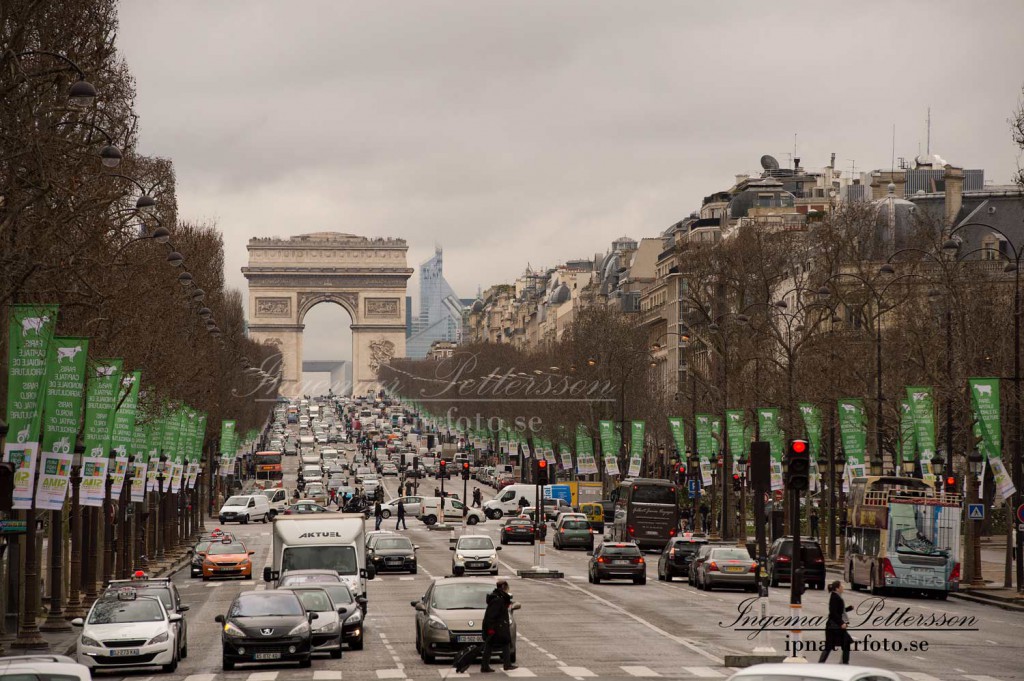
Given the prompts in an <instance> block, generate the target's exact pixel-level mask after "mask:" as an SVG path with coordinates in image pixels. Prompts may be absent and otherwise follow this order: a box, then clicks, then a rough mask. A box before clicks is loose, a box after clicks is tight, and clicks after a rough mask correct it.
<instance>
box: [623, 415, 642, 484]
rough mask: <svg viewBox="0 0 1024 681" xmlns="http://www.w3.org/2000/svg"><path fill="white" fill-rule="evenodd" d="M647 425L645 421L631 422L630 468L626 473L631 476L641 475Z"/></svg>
mask: <svg viewBox="0 0 1024 681" xmlns="http://www.w3.org/2000/svg"><path fill="white" fill-rule="evenodd" d="M645 427H646V424H645V422H643V421H633V422H632V423H630V438H629V470H627V471H626V475H628V476H629V477H631V478H635V477H637V476H639V475H640V471H641V469H642V468H643V461H644V434H645Z"/></svg>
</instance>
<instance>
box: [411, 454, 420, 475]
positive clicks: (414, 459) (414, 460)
mask: <svg viewBox="0 0 1024 681" xmlns="http://www.w3.org/2000/svg"><path fill="white" fill-rule="evenodd" d="M412 469H413V470H414V471H418V470H419V469H420V457H418V456H414V457H412Z"/></svg>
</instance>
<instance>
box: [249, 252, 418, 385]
mask: <svg viewBox="0 0 1024 681" xmlns="http://www.w3.org/2000/svg"><path fill="white" fill-rule="evenodd" d="M408 249H409V247H408V246H407V245H406V243H405V240H403V239H391V238H367V237H361V236H355V235H352V234H340V233H337V232H316V233H313V234H302V235H299V236H293V237H291V238H290V239H276V238H265V239H259V238H257V239H250V240H249V245H248V250H249V265H248V267H243V268H242V274H244V275H245V278H246V279H247V280H248V281H249V336H250V337H251V338H252V339H253V340H256V341H258V342H263V343H271V344H273V345H276V346H277V347H278V348H279V349H280V351H281V355H282V362H283V365H282V382H281V388H280V392H281V394H282V395H285V396H288V397H295V396H297V395H299V394H300V392H301V390H302V386H301V379H302V329H303V323H302V321H303V319H304V318H305V316H306V313H307V312H309V310H310V309H312V308H313V306H314V305H317V304H318V303H325V302H327V303H336V304H338V305H341V306H342V307H343V308H345V310H346V311H347V312H348V313H349V316H351V317H352V383H353V391H354V393H356V394H361V393H365V392H367V391H368V390H372V389H374V388H375V387H376V385H377V374H376V371H377V367H378V366H379V365H380V364H382V363H386V362H387V361H388V360H390V359H391V358H392V357H404V356H405V285H406V281H408V279H409V277H410V276H411V275H412V272H413V271H412V269H410V268H409V267H408V266H407V264H406V259H405V256H406V251H408Z"/></svg>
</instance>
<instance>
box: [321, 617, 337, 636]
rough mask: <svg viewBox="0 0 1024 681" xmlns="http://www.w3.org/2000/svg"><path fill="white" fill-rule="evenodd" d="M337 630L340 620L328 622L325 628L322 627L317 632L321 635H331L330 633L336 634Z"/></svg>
mask: <svg viewBox="0 0 1024 681" xmlns="http://www.w3.org/2000/svg"><path fill="white" fill-rule="evenodd" d="M337 630H338V620H333V621H331V622H328V623H327V624H325V625H324V626H322V627H320V628H319V629H317V632H318V633H321V634H330V633H332V632H335V631H337Z"/></svg>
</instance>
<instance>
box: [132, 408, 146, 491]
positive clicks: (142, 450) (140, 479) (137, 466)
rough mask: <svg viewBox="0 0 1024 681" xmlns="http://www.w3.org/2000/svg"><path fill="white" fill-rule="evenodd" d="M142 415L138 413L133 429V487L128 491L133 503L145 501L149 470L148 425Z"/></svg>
mask: <svg viewBox="0 0 1024 681" xmlns="http://www.w3.org/2000/svg"><path fill="white" fill-rule="evenodd" d="M142 420H143V419H142V416H141V415H140V414H138V413H136V416H135V428H134V429H133V430H132V447H131V455H132V457H133V458H134V461H133V462H132V464H131V468H130V473H131V480H132V484H131V488H130V489H129V491H128V493H129V495H130V498H131V500H132V502H133V503H139V502H142V501H145V498H146V473H147V471H148V470H149V449H148V445H149V442H148V439H147V434H146V426H145V424H143V423H142Z"/></svg>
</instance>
